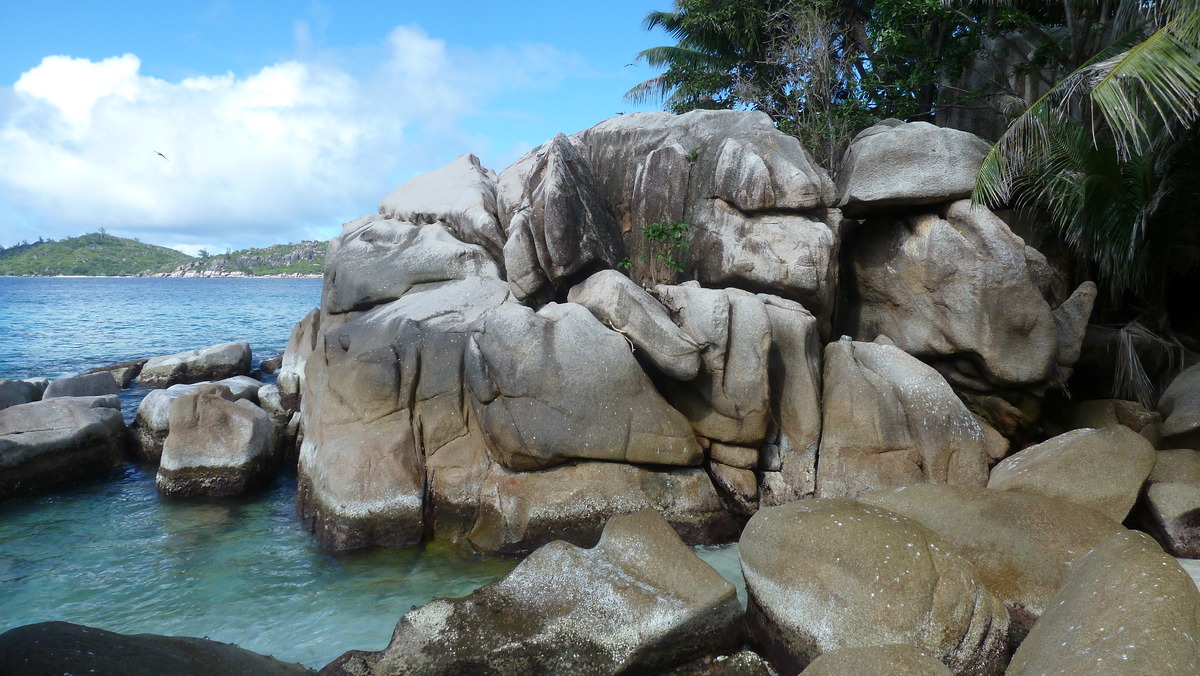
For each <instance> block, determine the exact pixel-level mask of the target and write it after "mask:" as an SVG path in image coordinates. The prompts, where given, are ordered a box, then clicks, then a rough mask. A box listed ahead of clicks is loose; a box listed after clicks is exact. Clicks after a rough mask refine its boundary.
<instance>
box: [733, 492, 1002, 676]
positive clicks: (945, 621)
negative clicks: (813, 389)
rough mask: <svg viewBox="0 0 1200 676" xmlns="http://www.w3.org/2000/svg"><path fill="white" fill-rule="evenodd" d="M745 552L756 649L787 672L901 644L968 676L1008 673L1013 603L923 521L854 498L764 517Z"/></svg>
mask: <svg viewBox="0 0 1200 676" xmlns="http://www.w3.org/2000/svg"><path fill="white" fill-rule="evenodd" d="M739 551H740V555H741V559H742V572H743V573H744V574H745V577H746V593H747V595H748V596H749V608H748V610H747V616H746V617H747V625H748V627H749V629H750V637H751V642H752V643H753V644H754V645H755V646H756V647H758V648H759V650H760V652H762V654H764V655H766V656H767V658H768V659H769V660H770V661H771V663H772V664H773V665H774V666H775V668H776V669H777V670H778V671H780V672H781V673H796V672H797V671H799V670H802V669H804V667H806V666H807V665H808V664H809V662H811V661H812V660H813V659H815V658H816V657H818V656H820V655H821V654H823V653H826V652H830V651H833V650H837V649H839V648H848V647H859V646H886V645H891V644H896V643H903V644H909V645H914V646H917V647H918V648H921V649H922V650H925V651H927V652H928V653H929V654H931V655H934V656H936V657H937V658H938V659H940V660H941V661H942V662H944V663H945V664H946V665H948V666H949V667H950V670H951V671H953V672H954V673H956V674H980V675H983V674H997V673H999V672H1000V671H1002V669H1003V663H1004V658H1005V657H1006V656H1007V646H1008V612H1007V611H1006V610H1005V607H1004V604H1003V603H1002V602H1001V601H1000V600H999V599H997V598H996V597H994V596H992V594H991V593H990V592H989V591H988V590H987V588H986V587H985V586H984V584H983V582H982V579H981V578H980V576H979V575H978V574H977V573H976V572H975V568H974V566H972V565H971V563H969V562H968V561H967V560H966V559H964V558H962V557H960V556H958V555H957V554H955V553H953V550H950V549H947V548H945V547H944V546H942V545H941V544H940V542H939V541H938V538H937V537H936V536H935V535H934V534H933V533H931V532H930V531H929V530H927V529H926V528H925V527H923V526H921V525H920V524H918V523H916V522H914V521H911V520H909V519H907V518H904V517H902V516H899V515H897V514H895V513H893V512H889V511H887V510H884V509H879V508H877V507H870V506H866V505H863V504H860V503H858V502H855V501H853V500H849V499H846V498H835V499H830V500H801V501H797V502H791V503H788V504H786V505H781V506H778V507H768V508H764V509H761V510H759V512H758V513H757V514H755V515H754V517H753V518H752V519H750V522H749V523H748V524H746V529H745V531H743V533H742V539H741V542H740V546H739ZM860 673H871V672H860Z"/></svg>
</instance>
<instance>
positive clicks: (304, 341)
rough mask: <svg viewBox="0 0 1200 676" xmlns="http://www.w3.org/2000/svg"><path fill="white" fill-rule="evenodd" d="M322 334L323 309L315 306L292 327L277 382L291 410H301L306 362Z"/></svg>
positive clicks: (285, 403)
mask: <svg viewBox="0 0 1200 676" xmlns="http://www.w3.org/2000/svg"><path fill="white" fill-rule="evenodd" d="M320 334H321V310H320V309H319V308H313V309H312V310H311V311H310V312H309V313H308V314H307V315H305V316H304V319H301V320H300V321H299V322H298V323H297V324H296V326H295V327H293V328H292V334H291V335H290V336H288V342H287V346H286V347H284V349H283V360H282V363H281V364H280V366H279V373H278V375H277V376H276V377H275V384H276V385H278V386H279V400H280V403H281V404H282V405H283V407H284V408H286V409H287V410H289V411H299V410H300V394H301V392H303V390H304V364H305V363H306V362H307V361H308V358H309V356H310V355H312V353H313V352H315V351H316V350H317V339H318V337H319V336H320Z"/></svg>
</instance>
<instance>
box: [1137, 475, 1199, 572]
mask: <svg viewBox="0 0 1200 676" xmlns="http://www.w3.org/2000/svg"><path fill="white" fill-rule="evenodd" d="M1144 503H1145V505H1144V508H1143V509H1142V510H1139V512H1141V519H1140V521H1141V523H1142V525H1143V526H1145V528H1146V530H1147V531H1148V532H1149V533H1151V534H1152V535H1154V537H1155V538H1156V539H1157V540H1158V541H1159V543H1161V544H1162V547H1163V549H1165V550H1166V551H1168V552H1170V553H1171V555H1172V556H1180V557H1184V558H1189V559H1200V482H1193V483H1156V484H1153V485H1151V486H1149V487H1148V488H1147V489H1146V495H1145V498H1144Z"/></svg>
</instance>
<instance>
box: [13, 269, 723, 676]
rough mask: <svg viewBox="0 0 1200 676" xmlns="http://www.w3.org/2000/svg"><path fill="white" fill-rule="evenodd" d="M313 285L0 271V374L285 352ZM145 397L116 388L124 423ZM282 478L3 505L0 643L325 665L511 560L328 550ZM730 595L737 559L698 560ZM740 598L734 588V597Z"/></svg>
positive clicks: (108, 486) (92, 492) (148, 485)
mask: <svg viewBox="0 0 1200 676" xmlns="http://www.w3.org/2000/svg"><path fill="white" fill-rule="evenodd" d="M320 291H321V280H319V279H157V278H154V279H134V278H5V277H0V378H9V379H11V378H31V377H39V376H45V377H49V378H55V377H61V376H65V375H71V374H77V373H81V372H83V371H86V370H88V369H91V368H95V367H97V366H103V365H105V364H112V363H117V362H123V361H129V360H132V359H138V358H141V357H151V356H156V355H161V354H170V353H174V352H180V351H183V350H188V349H194V348H198V347H204V346H206V345H211V344H214V343H220V342H225V341H231V340H246V341H249V343H250V346H251V349H252V350H253V352H254V361H255V364H257V362H259V361H261V360H262V359H263V358H269V357H274V356H276V355H278V354H281V353H282V352H283V349H284V346H285V345H286V344H287V339H288V336H289V334H290V332H291V329H292V326H293V325H294V324H295V323H296V322H297V321H299V320H300V319H301V318H303V317H304V315H305V314H306V313H307V312H308V311H309V310H310V309H311V308H313V307H315V306H316V305H317V304H318V302H319V300H320ZM145 392H146V391H145V390H142V389H139V388H133V389H130V390H126V391H125V392H123V394H122V407H123V409H124V410H125V414H126V419H127V420H132V415H133V412H134V411H135V410H136V407H137V403H138V401H140V399H141V397H143V396H145ZM295 490H296V479H295V476H294V475H289V474H286V473H285V474H283V475H281V476H279V477H278V478H277V479H276V480H275V481H274V482H273V483H272V484H271V485H270V486H269V487H268V488H267V489H266V490H265V491H264V492H262V493H260V494H258V495H256V496H254V497H250V498H245V499H237V500H195V499H193V500H177V499H166V498H163V497H161V496H159V495H158V493H157V491H156V490H155V488H154V472H153V470H152V469H151V468H147V467H142V466H139V465H137V464H134V463H126V465H125V466H124V467H122V468H120V469H117V470H115V471H113V472H112V473H110V474H109V475H107V476H104V477H98V478H96V479H95V480H92V481H89V482H87V483H84V484H81V485H78V486H73V487H71V488H67V489H63V490H59V491H56V492H54V493H51V494H48V495H43V496H37V497H30V498H22V499H16V500H8V501H6V502H0V632H3V631H6V630H8V629H11V628H13V627H17V626H21V625H24V624H29V623H33V622H42V621H47V620H64V621H68V622H77V623H80V624H87V625H91V626H95V627H100V628H102V629H108V630H110V631H117V632H122V633H143V632H145V633H156V634H168V635H184V636H205V637H208V638H211V639H215V640H218V641H225V642H229V643H236V644H238V645H240V646H242V647H245V648H248V649H250V650H254V651H257V652H261V653H265V654H268V655H273V656H274V657H277V658H279V659H282V660H286V661H289V662H299V663H302V664H305V665H307V666H310V667H317V668H319V667H321V666H324V665H325V664H327V663H328V662H330V661H332V660H333V659H334V658H335V657H337V656H338V655H340V654H342V653H343V652H345V651H347V650H351V649H362V650H378V649H381V648H383V647H384V646H386V645H387V642H388V639H389V638H390V637H391V633H392V629H393V628H394V627H395V624H396V621H397V620H399V619H400V616H401V615H403V614H404V613H405V612H407V611H408V610H409V609H410V608H411V607H413V606H416V605H420V604H423V603H426V602H428V601H429V600H431V599H433V598H435V597H443V598H447V597H455V596H461V595H465V594H468V593H470V592H471V591H473V590H474V589H476V588H477V587H479V586H481V585H483V584H486V583H487V582H490V581H492V580H494V579H497V578H499V577H501V576H503V575H504V574H506V573H507V572H508V571H509V570H511V569H512V567H513V566H515V565H516V563H517V561H516V560H515V559H512V558H505V557H499V556H482V555H468V554H463V553H461V552H455V551H451V550H449V549H448V548H446V547H443V546H440V545H431V546H428V547H424V548H414V549H405V550H385V549H374V550H368V551H364V552H356V553H351V554H345V555H338V556H333V555H329V554H327V553H325V552H322V551H321V550H320V549H318V548H317V547H315V546H314V545H313V543H312V541H311V539H310V538H309V536H308V534H307V533H305V532H304V529H303V528H302V526H301V524H300V521H299V519H298V518H297V516H296V511H295ZM697 552H698V553H699V554H700V555H701V556H702V557H703V558H704V559H705V560H707V561H708V562H709V563H711V564H713V565H714V567H716V568H717V569H718V570H719V571H720V572H721V573H722V574H724V575H725V576H726V577H728V578H730V579H733V580H735V582H739V583H740V571H739V568H738V558H737V550H736V548H735V547H711V548H697ZM743 598H744V592H743Z"/></svg>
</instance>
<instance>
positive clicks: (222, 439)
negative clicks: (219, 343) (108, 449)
mask: <svg viewBox="0 0 1200 676" xmlns="http://www.w3.org/2000/svg"><path fill="white" fill-rule="evenodd" d="M276 460H277V457H276V447H275V430H274V428H273V426H272V425H271V420H270V418H269V417H268V416H267V414H266V412H265V411H263V410H262V409H261V408H259V407H257V406H255V405H254V404H252V403H250V402H249V401H246V400H244V399H236V398H235V397H234V395H233V394H232V393H231V392H230V391H229V388H228V387H225V386H223V385H200V386H198V387H197V388H196V389H195V391H193V392H191V393H189V394H185V395H183V396H181V397H179V398H177V399H175V401H173V402H171V410H170V432H169V433H168V434H167V439H166V441H165V442H164V443H163V450H162V458H161V462H160V464H159V466H158V476H157V477H156V478H155V484H156V485H157V486H158V490H159V492H161V493H164V494H166V495H175V496H209V497H236V496H240V495H245V494H246V493H248V492H249V491H250V490H252V489H253V488H256V487H257V486H258V485H259V484H261V483H262V482H263V481H264V480H265V479H266V477H267V475H268V473H269V472H270V471H271V470H273V469H274V468H275V464H276Z"/></svg>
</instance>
